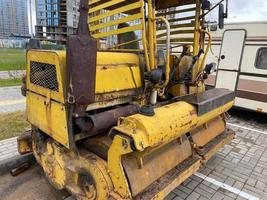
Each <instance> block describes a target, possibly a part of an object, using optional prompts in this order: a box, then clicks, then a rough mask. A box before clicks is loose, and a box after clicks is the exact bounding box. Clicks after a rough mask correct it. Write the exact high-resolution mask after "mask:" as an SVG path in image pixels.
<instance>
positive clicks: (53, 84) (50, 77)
mask: <svg viewBox="0 0 267 200" xmlns="http://www.w3.org/2000/svg"><path fill="white" fill-rule="evenodd" d="M30 81H31V83H32V84H35V85H38V86H41V87H43V88H46V89H50V90H53V91H57V92H58V81H57V73H56V66H55V65H51V64H47V63H41V62H34V61H31V62H30Z"/></svg>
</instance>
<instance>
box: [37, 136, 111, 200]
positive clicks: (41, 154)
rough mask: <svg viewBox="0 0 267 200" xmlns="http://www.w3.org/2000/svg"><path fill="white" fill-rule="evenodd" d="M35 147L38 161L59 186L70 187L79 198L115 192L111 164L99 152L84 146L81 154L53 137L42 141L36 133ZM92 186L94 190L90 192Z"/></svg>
mask: <svg viewBox="0 0 267 200" xmlns="http://www.w3.org/2000/svg"><path fill="white" fill-rule="evenodd" d="M33 150H34V155H35V157H36V159H37V161H38V162H39V163H40V164H41V166H42V167H43V169H44V172H45V174H46V175H47V177H48V178H49V180H50V182H51V183H52V184H53V185H54V186H55V187H56V188H57V189H63V188H66V189H68V190H69V191H70V192H72V193H73V194H74V195H76V197H78V198H79V199H95V200H103V199H108V197H109V194H110V193H111V191H113V185H112V182H111V179H110V177H109V175H108V172H107V163H106V162H105V161H104V160H102V159H101V158H99V157H98V156H96V155H95V154H93V153H91V152H89V151H87V150H85V149H80V150H79V154H78V155H77V154H75V153H74V152H73V151H70V150H66V149H64V148H63V147H60V146H58V145H56V144H55V142H53V141H51V140H47V141H46V142H43V141H39V140H38V139H37V138H36V136H35V137H34V139H33ZM85 176H87V178H86V177H85ZM90 179H93V181H94V183H93V185H91V184H92V183H90V182H86V181H89V180H90ZM81 180H84V181H81ZM88 188H90V189H91V191H87V189H88ZM96 191H97V192H96ZM94 197H95V198H94Z"/></svg>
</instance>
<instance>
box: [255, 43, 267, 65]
mask: <svg viewBox="0 0 267 200" xmlns="http://www.w3.org/2000/svg"><path fill="white" fill-rule="evenodd" d="M255 67H256V68H258V69H267V48H260V49H259V50H258V52H257V57H256V62H255Z"/></svg>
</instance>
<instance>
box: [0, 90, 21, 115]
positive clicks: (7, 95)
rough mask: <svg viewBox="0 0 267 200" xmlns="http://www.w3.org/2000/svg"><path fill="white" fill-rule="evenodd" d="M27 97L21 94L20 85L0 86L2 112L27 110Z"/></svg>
mask: <svg viewBox="0 0 267 200" xmlns="http://www.w3.org/2000/svg"><path fill="white" fill-rule="evenodd" d="M25 108H26V105H25V98H24V97H23V96H22V95H21V92H20V86H15V87H0V114H1V113H9V112H15V111H19V110H25Z"/></svg>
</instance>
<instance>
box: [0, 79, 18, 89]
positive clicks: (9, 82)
mask: <svg viewBox="0 0 267 200" xmlns="http://www.w3.org/2000/svg"><path fill="white" fill-rule="evenodd" d="M18 85H22V80H21V79H18V78H10V79H0V87H9V86H18Z"/></svg>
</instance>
